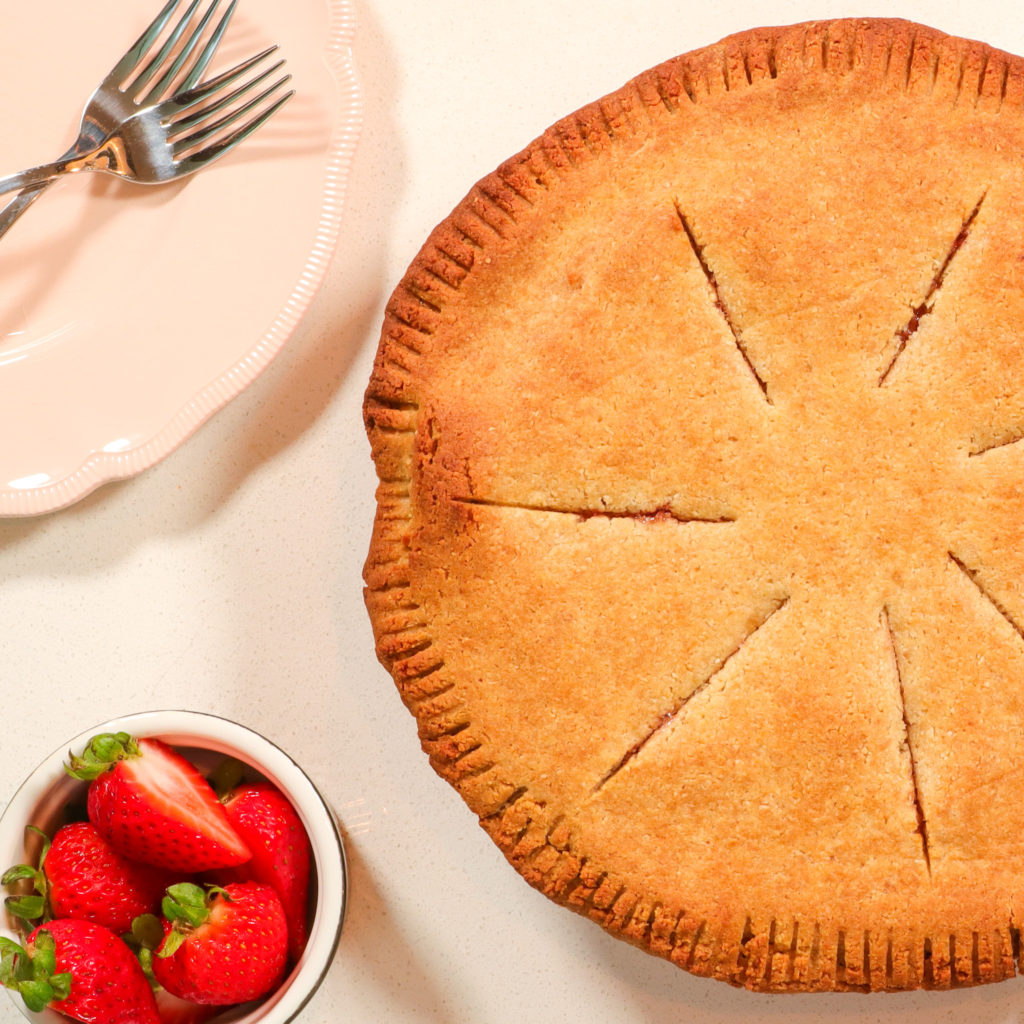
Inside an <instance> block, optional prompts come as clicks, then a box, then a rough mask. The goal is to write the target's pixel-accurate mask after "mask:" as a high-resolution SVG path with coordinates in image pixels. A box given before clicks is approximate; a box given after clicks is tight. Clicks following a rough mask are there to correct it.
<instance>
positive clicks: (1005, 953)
mask: <svg viewBox="0 0 1024 1024" xmlns="http://www.w3.org/2000/svg"><path fill="white" fill-rule="evenodd" d="M1022 154H1024V62H1022V61H1021V60H1019V59H1018V58H1016V57H1011V56H1008V55H1006V54H1003V53H1000V52H997V51H995V50H992V49H990V48H988V47H986V46H984V45H982V44H979V43H974V42H968V41H965V40H962V39H956V38H951V37H948V36H944V35H942V34H941V33H938V32H936V31H933V30H931V29H928V28H924V27H921V26H918V25H913V24H909V23H906V22H901V21H887V20H847V21H832V22H823V23H813V24H804V25H798V26H794V27H789V28H781V29H758V30H756V31H751V32H746V33H742V34H740V35H737V36H733V37H730V38H728V39H726V40H724V41H723V42H721V43H719V44H717V45H715V46H712V47H709V48H707V49H704V50H700V51H697V52H695V53H691V54H688V55H685V56H682V57H679V58H677V59H674V60H671V61H668V62H667V63H665V64H663V65H661V66H660V67H657V68H655V69H653V70H652V71H649V72H647V73H645V74H643V75H640V76H639V77H638V78H636V79H634V80H633V81H631V82H629V83H628V84H626V85H625V86H623V87H622V88H621V89H620V90H618V91H617V92H615V93H613V94H612V95H610V96H608V97H606V98H604V99H602V100H600V101H599V102H597V103H594V104H592V105H590V106H588V107H585V108H584V109H582V110H580V111H578V112H577V113H575V114H573V115H571V116H569V117H567V118H565V119H564V120H562V121H560V122H559V123H558V124H556V125H554V126H553V127H552V128H550V129H549V130H548V131H546V132H545V133H544V134H543V135H542V136H541V137H540V138H539V139H537V140H536V141H535V142H533V143H532V144H531V145H529V146H528V147H527V148H526V149H525V150H524V151H523V152H521V153H520V154H518V155H517V156H515V157H513V158H512V159H511V160H509V161H508V162H507V163H505V164H503V165H502V166H501V167H500V168H499V169H498V170H497V171H496V172H495V173H494V174H492V175H490V176H489V177H487V178H485V179H484V180H483V181H481V182H480V183H479V184H478V185H477V186H475V187H474V188H473V189H472V191H471V192H470V193H469V195H468V196H467V197H466V198H465V199H464V200H463V201H462V202H461V203H460V204H459V205H458V207H457V208H456V209H455V210H454V212H453V213H452V214H451V215H450V216H449V217H448V218H447V219H446V220H445V221H444V222H443V223H442V224H441V225H440V226H439V227H438V228H436V229H435V231H434V232H433V233H432V234H431V236H430V238H429V239H428V240H427V242H426V244H425V245H424V247H423V249H422V250H421V251H420V253H419V255H418V256H417V257H416V259H415V260H414V262H413V264H412V266H411V267H410V268H409V270H408V272H407V274H406V275H405V277H404V278H403V280H402V281H401V283H400V284H399V285H398V287H397V289H396V291H395V293H394V296H393V297H392V300H391V302H390V303H389V305H388V309H387V315H386V320H385V323H384V328H383V335H382V338H381V343H380V348H379V352H378V356H377V360H376V363H375V367H374V371H373V376H372V379H371V381H370V385H369V389H368V391H367V395H366V403H365V419H366V425H367V429H368V433H369V436H370V440H371V445H372V449H373V455H374V459H375V461H376V464H377V469H378V474H379V477H380V481H381V482H380V487H379V490H378V512H377V517H376V524H375V530H374V536H373V540H372V547H371V550H370V554H369V558H368V561H367V563H366V570H365V580H366V585H367V589H366V600H367V604H368V607H369V610H370V615H371V619H372V622H373V626H374V631H375V636H376V639H377V645H378V654H379V656H380V658H381V660H382V661H383V663H384V664H385V665H386V666H387V667H388V669H389V670H390V671H391V673H392V675H393V676H394V679H395V681H396V683H397V684H398V688H399V690H400V692H401V695H402V697H403V699H404V701H405V703H406V704H407V706H408V707H409V709H410V710H411V711H412V712H413V714H414V715H415V716H416V718H417V720H418V724H419V730H420V736H421V740H422V743H423V746H424V748H425V750H426V751H427V753H428V754H429V756H430V759H431V762H432V764H433V765H434V767H435V769H436V770H437V771H438V772H439V773H440V774H441V775H442V776H443V777H444V778H446V779H447V780H448V781H449V782H451V783H452V784H453V785H454V786H455V787H456V788H457V789H458V791H459V792H460V793H461V795H462V796H463V798H464V799H465V801H466V803H467V804H468V805H469V806H470V807H471V808H472V810H473V811H474V812H476V814H477V815H479V817H480V820H481V823H482V824H483V826H484V828H485V829H486V830H487V831H488V833H489V834H490V835H491V836H492V837H493V839H494V841H495V842H496V843H497V844H498V846H499V847H500V848H501V849H502V851H503V852H504V853H505V855H506V856H507V857H508V859H509V860H510V861H511V863H512V864H513V865H514V866H515V867H516V868H517V870H518V871H519V872H520V873H521V874H522V875H523V877H524V878H525V879H526V880H527V881H529V882H530V883H531V884H532V885H534V886H535V887H537V888H538V889H540V890H541V891H543V892H544V893H546V894H547V895H548V896H550V897H551V898H553V899H554V900H556V901H558V902H560V903H562V904H564V905H566V906H569V907H571V908H573V909H575V910H577V911H579V912H581V913H583V914H585V915H586V916H588V917H590V918H592V919H593V920H595V921H597V922H599V923H600V924H601V925H603V926H604V927H605V928H607V929H608V930H609V931H610V932H612V933H614V934H616V935H618V936H620V937H622V938H625V939H628V940H630V941H632V942H634V943H636V944H638V945H640V946H642V947H643V948H645V949H647V950H649V951H650V952H652V953H655V954H658V955H661V956H664V957H667V958H669V959H671V960H672V961H674V962H675V963H677V964H679V965H680V966H682V967H684V968H686V969H688V970H690V971H692V972H695V973H697V974H700V975H706V976H713V977H715V978H719V979H722V980H725V981H728V982H730V983H733V984H737V985H743V986H746V987H748V988H751V989H758V990H765V991H782V990H790V991H793V990H833V989H837V990H876V989H904V988H916V987H922V986H923V987H940V988H941V987H951V986H957V985H969V984H973V983H978V982H985V981H996V980H1000V979H1003V978H1006V977H1009V976H1011V975H1013V974H1014V973H1015V971H1016V969H1017V952H1018V949H1019V936H1018V928H1019V927H1020V923H1021V915H1022V914H1024V800H1022V799H1021V798H1020V794H1019V793H1018V791H1017V788H1016V787H1018V786H1019V785H1020V783H1021V780H1022V777H1024V749H1022V744H1021V723H1022V721H1024V686H1022V682H1024V582H1022V581H1024V486H1022V483H1021V481H1022V479H1024V443H1022V439H1024V374H1022V373H1021V372H1020V369H1019V368H1020V366H1021V365H1022V357H1024V230H1022V229H1024V159H1022Z"/></svg>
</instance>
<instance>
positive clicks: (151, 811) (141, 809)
mask: <svg viewBox="0 0 1024 1024" xmlns="http://www.w3.org/2000/svg"><path fill="white" fill-rule="evenodd" d="M67 771H68V773H69V774H70V775H73V776H74V777H75V778H78V779H87V780H90V785H89V796H88V813H89V820H90V821H91V822H92V823H93V824H94V825H95V826H96V830H97V831H98V832H99V833H100V835H102V836H103V837H104V839H106V840H107V842H109V843H110V845H111V846H113V847H114V848H115V849H116V850H118V851H120V852H121V853H123V854H124V855H125V856H126V857H130V858H131V859H132V860H140V861H143V862H145V863H147V864H152V865H156V866H158V867H165V868H171V869H173V870H176V871H182V872H186V873H189V874H191V873H193V872H198V871H206V870H208V869H210V868H221V867H230V866H233V865H236V864H242V863H244V862H245V861H247V860H248V859H249V858H250V856H251V853H250V851H249V848H248V847H247V846H246V845H245V843H244V842H243V841H242V840H241V838H240V837H239V835H238V833H237V832H236V831H235V830H234V828H232V826H231V824H230V822H229V821H228V819H227V815H226V814H225V812H224V808H223V807H222V806H221V805H220V803H219V802H218V800H217V796H216V794H215V793H214V792H213V789H212V787H211V786H210V784H209V783H208V782H207V781H206V779H204V778H203V777H202V775H200V774H199V772H198V771H197V770H196V768H195V767H194V766H193V765H192V764H190V763H189V762H188V761H187V760H186V759H185V758H184V757H182V756H181V755H180V754H179V753H177V752H176V751H174V750H172V749H171V748H170V747H169V746H167V744H166V743H162V742H160V741H159V740H154V739H139V740H135V739H133V738H132V737H131V736H129V735H128V734H127V733H104V734H102V735H100V736H95V737H93V739H92V740H90V742H89V744H88V746H87V747H86V749H85V751H84V753H83V754H82V755H81V756H80V757H76V756H74V755H72V757H71V762H70V764H69V765H68V766H67Z"/></svg>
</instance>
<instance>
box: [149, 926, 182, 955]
mask: <svg viewBox="0 0 1024 1024" xmlns="http://www.w3.org/2000/svg"><path fill="white" fill-rule="evenodd" d="M187 938H188V932H186V931H181V930H179V929H178V928H172V929H171V930H170V931H169V932H168V933H167V938H166V939H164V944H163V945H162V946H161V947H160V948H159V949H158V950H157V951H156V955H157V956H158V957H161V958H162V959H166V958H167V957H169V956H174V954H175V953H177V951H178V950H179V949H180V948H181V944H182V943H183V942H184V941H185V940H186V939H187Z"/></svg>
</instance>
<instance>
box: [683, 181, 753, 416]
mask: <svg viewBox="0 0 1024 1024" xmlns="http://www.w3.org/2000/svg"><path fill="white" fill-rule="evenodd" d="M673 202H674V205H675V208H676V216H677V217H678V218H679V223H680V224H682V226H683V231H684V233H685V234H686V240H687V241H688V242H689V243H690V248H691V249H692V250H693V255H694V256H695V257H696V258H697V262H698V263H699V264H700V269H701V270H702V271H703V273H704V277H705V278H706V279H707V282H708V286H709V287H710V288H711V294H712V297H713V299H714V304H715V308H716V309H717V310H718V312H719V313H720V314H721V316H722V319H723V320H724V321H725V325H726V327H728V328H729V333H730V334H731V335H732V338H733V341H734V342H735V344H736V348H737V349H738V350H739V353H740V355H741V356H742V357H743V362H744V363H746V364H747V369H748V370H749V371H750V373H751V375H752V376H753V378H754V380H755V381H757V386H758V387H759V388H760V389H761V394H762V395H764V399H765V401H766V402H767V403H768V404H769V405H772V404H773V403H772V400H771V396H770V395H769V394H768V385H767V383H766V382H765V380H764V378H763V377H762V376H761V375H760V374H759V373H758V372H757V368H756V367H755V366H754V364H753V362H752V361H751V359H750V353H749V352H747V349H746V346H745V345H744V344H743V338H742V336H741V334H740V331H739V328H738V327H737V326H736V322H735V321H734V320H733V318H732V314H731V313H730V312H729V307H728V306H727V305H726V304H725V299H724V298H723V297H722V291H721V288H720V287H719V285H718V278H717V277H716V276H715V272H714V270H712V269H711V266H710V264H709V263H708V261H707V259H706V257H705V255H704V247H703V246H702V245H701V244H700V243H699V242H698V241H697V236H696V235H695V234H694V231H693V227H692V226H691V224H690V222H689V221H688V220H687V219H686V214H685V213H683V208H682V207H681V206H680V205H679V203H678V201H675V200H674V201H673Z"/></svg>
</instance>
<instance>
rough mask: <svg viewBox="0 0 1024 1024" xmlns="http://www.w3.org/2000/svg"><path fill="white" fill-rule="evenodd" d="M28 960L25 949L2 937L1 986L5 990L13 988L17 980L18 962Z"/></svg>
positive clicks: (0, 940)
mask: <svg viewBox="0 0 1024 1024" xmlns="http://www.w3.org/2000/svg"><path fill="white" fill-rule="evenodd" d="M27 959H28V953H27V952H26V951H25V949H24V947H22V946H20V945H18V943H17V942H15V941H14V940H13V939H9V938H7V937H6V936H0V985H3V986H4V987H5V988H11V987H13V985H14V983H15V982H16V980H17V966H18V961H19V960H27Z"/></svg>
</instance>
